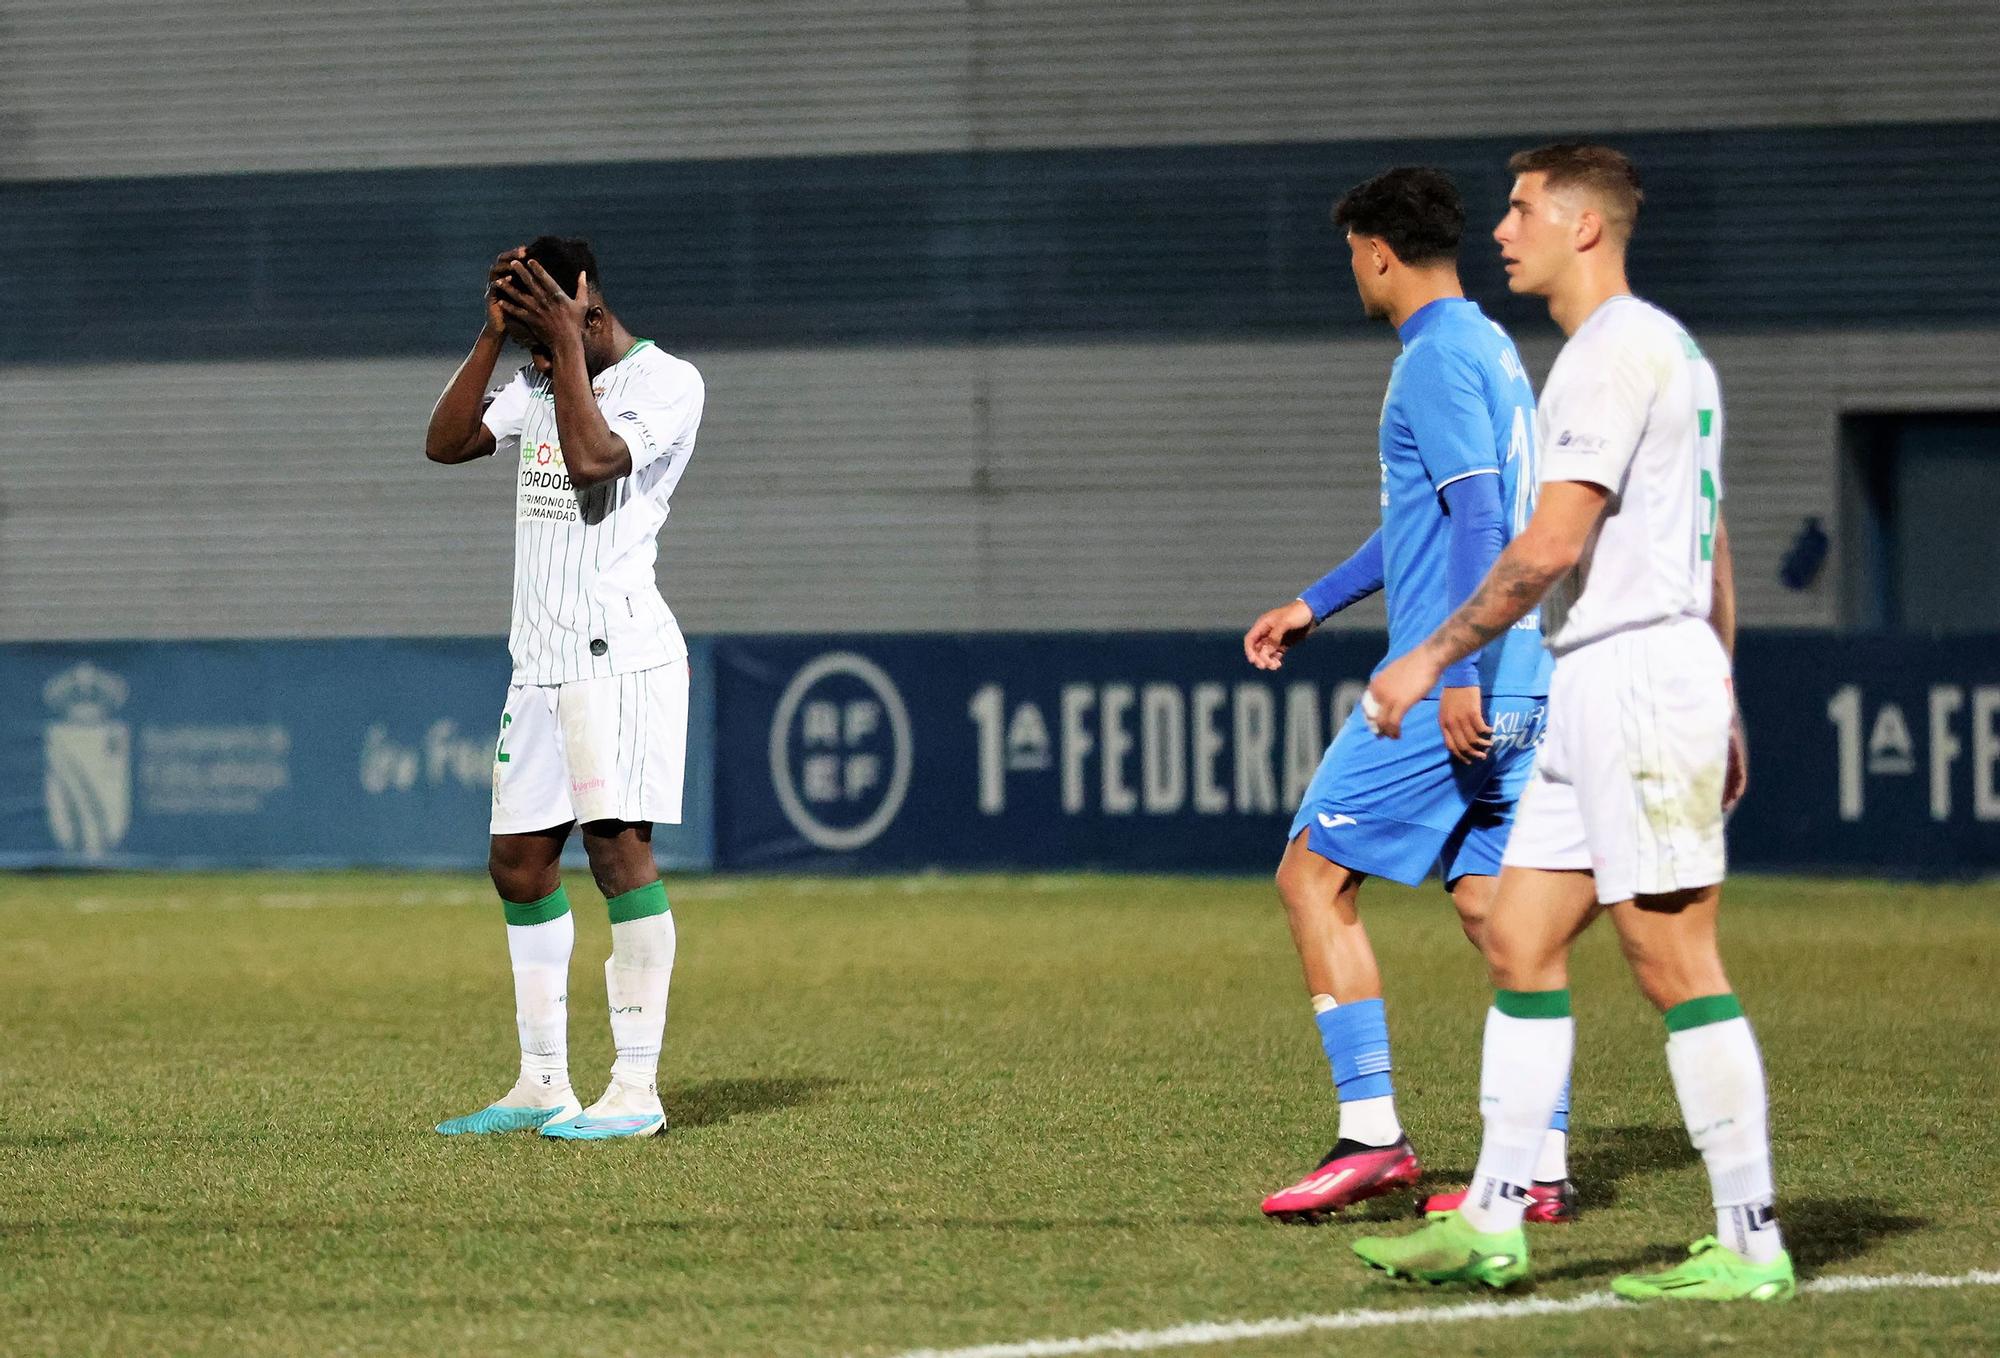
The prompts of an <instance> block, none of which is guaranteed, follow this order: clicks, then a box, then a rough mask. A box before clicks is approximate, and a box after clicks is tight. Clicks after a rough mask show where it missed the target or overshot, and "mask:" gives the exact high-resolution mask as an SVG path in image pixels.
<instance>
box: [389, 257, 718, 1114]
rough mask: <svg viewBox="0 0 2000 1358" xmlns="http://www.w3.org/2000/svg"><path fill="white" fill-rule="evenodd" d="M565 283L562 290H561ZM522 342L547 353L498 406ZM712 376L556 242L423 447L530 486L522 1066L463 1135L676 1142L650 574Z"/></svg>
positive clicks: (518, 902) (504, 791) (522, 720)
mask: <svg viewBox="0 0 2000 1358" xmlns="http://www.w3.org/2000/svg"><path fill="white" fill-rule="evenodd" d="M558 280H560V281H558ZM509 338H512V339H514V340H516V341H518V342H520V343H521V344H523V345H525V346H526V347H527V349H528V352H529V358H530V362H529V364H528V366H526V367H524V368H522V369H521V370H520V371H519V372H517V373H516V374H514V377H513V379H512V380H511V381H510V382H508V383H507V384H506V385H505V386H504V387H502V388H501V389H500V391H499V392H498V393H496V394H494V395H493V396H491V397H490V398H489V397H488V396H487V388H488V386H489V384H490V383H491V381H492V377H493V369H494V365H495V363H496V362H497V360H498V359H499V357H500V352H501V350H502V349H503V348H504V347H505V346H506V344H507V341H508V340H509ZM701 412H702V382H701V375H700V374H699V373H698V372H696V371H695V369H694V366H693V365H692V364H689V363H686V362H684V361H682V360H681V359H678V358H674V357H673V356H671V355H669V354H665V353H662V352H661V351H660V350H659V349H658V348H656V347H655V346H654V344H653V342H652V341H651V340H645V339H638V338H635V337H634V336H633V335H632V333H631V332H630V331H628V330H627V329H626V328H625V326H624V325H623V324H622V323H621V322H620V321H619V319H618V317H617V316H615V315H614V314H612V312H611V310H610V309H609V308H608V307H607V306H605V304H604V296H603V293H602V291H601V290H600V289H599V287H598V281H597V261H596V259H595V258H594V257H593V256H592V254H591V251H590V247H589V245H588V244H587V243H585V242H583V241H581V240H572V239H560V238H557V237H552V236H543V237H541V238H539V239H537V240H536V241H534V242H533V243H532V244H530V245H526V246H522V247H519V248H517V249H514V250H510V251H508V252H507V253H505V254H503V255H501V256H500V257H499V258H498V259H497V260H495V261H494V263H493V267H492V268H491V269H490V270H489V271H488V275H487V298H486V324H485V327H484V328H483V329H482V330H481V331H480V334H479V338H478V340H477V341H476V342H475V343H474V345H473V348H472V353H471V354H470V356H468V357H467V358H466V360H465V362H464V363H463V364H462V365H461V366H460V367H459V370H458V372H457V373H456V374H455V375H454V376H453V377H452V379H451V383H450V385H449V386H447V387H446V388H445V390H444V394H443V395H442V396H440V397H439V398H438V403H437V407H436V409H435V410H433V411H432V413H431V423H430V430H429V432H428V434H427V436H426V438H425V444H424V451H425V454H426V455H427V456H428V457H429V458H430V459H431V460H432V461H433V462H447V463H455V462H469V461H472V460H474V459H476V458H482V457H486V456H488V455H489V454H493V453H498V454H500V456H501V458H502V460H503V461H507V462H509V463H511V464H512V465H513V467H514V473H515V494H514V505H515V511H514V619H513V628H512V631H511V633H510V635H509V637H508V648H509V650H510V651H511V652H512V654H513V659H514V674H513V679H512V682H511V684H510V686H509V687H508V690H507V706H506V709H505V711H504V712H503V713H502V715H501V718H500V739H499V744H498V747H497V749H496V750H495V754H494V764H493V839H492V851H491V855H490V858H489V863H488V866H489V869H490V871H491V873H492V877H493V885H494V887H495V888H496V889H497V890H498V891H499V893H500V900H501V904H502V906H503V909H504V911H505V915H506V920H507V949H508V953H509V955H510V958H511V960H512V963H513V970H514V1009H515V1026H516V1029H517V1031H518V1035H519V1037H520V1043H521V1074H520V1079H519V1080H518V1081H517V1082H516V1083H515V1085H514V1087H513V1088H512V1089H511V1090H509V1091H508V1092H507V1093H506V1094H504V1095H502V1096H501V1097H500V1099H499V1100H498V1101H496V1102H495V1103H493V1104H491V1105H489V1106H488V1107H486V1108H482V1109H480V1110H479V1111H478V1112H476V1113H471V1114H468V1115H466V1116H464V1117H459V1118H453V1119H451V1120H449V1121H447V1122H443V1123H440V1124H439V1125H438V1131H440V1132H443V1133H445V1134H447V1135H458V1134H464V1133H482V1132H506V1131H538V1132H539V1133H540V1134H541V1135H543V1136H548V1137H557V1138H562V1139H566V1140H583V1141H595V1140H606V1139H612V1138H622V1137H633V1136H651V1135H653V1134H654V1133H656V1132H660V1131H662V1130H664V1129H665V1126H666V1117H665V1114H664V1112H663V1111H662V1109H661V1107H660V1096H659V1092H658V1089H657V1087H656V1084H655V1077H656V1072H657V1070H658V1067H659V1060H660V1043H661V1038H662V1035H663V1033H664V1030H665V1026H666V1018H667V989H668V983H669V981H670V980H671V978H672V975H673V966H674V917H673V913H672V911H671V910H670V909H669V907H668V903H667V893H666V888H665V885H664V884H663V883H662V882H661V881H660V873H659V869H658V868H657V867H656V866H655V865H654V862H653V850H652V838H653V826H654V824H655V823H666V824H675V823H678V822H679V820H680V818H681V781H682V772H683V764H684V762H685V754H686V748H687V718H688V664H687V642H686V641H685V640H684V639H683V638H682V636H681V630H680V624H679V623H678V622H676V621H675V619H674V615H673V612H672V610H671V609H669V608H668V607H667V604H666V600H664V599H663V598H662V597H661V596H660V591H659V587H658V585H657V584H656V583H655V581H654V577H653V565H654V560H655V557H656V555H657V552H658V541H657V540H658V537H659V532H660V527H661V525H662V524H663V523H664V522H665V521H666V517H667V502H668V499H669V497H671V496H672V494H673V491H674V487H675V486H676V485H677V484H678V483H679V481H680V479H681V474H682V473H683V472H684V471H685V470H686V469H687V463H688V458H689V457H690V456H691V455H692V454H693V453H694V442H695V431H696V429H697V428H698V427H699V426H700V424H701ZM578 824H581V825H582V827H583V845H584V849H585V851H586V852H587V853H588V855H589V858H590V870H591V875H592V876H593V877H594V878H595V879H596V882H597V886H598V889H599V890H600V891H602V892H603V893H604V896H605V900H606V904H607V906H608V908H609V910H610V915H611V957H610V958H609V959H608V960H607V961H606V962H605V964H604V980H605V987H606V990H607V992H608V994H609V999H610V1009H611V1035H612V1043H613V1046H614V1047H615V1049H616V1052H617V1059H616V1060H615V1061H614V1063H613V1064H612V1067H611V1080H610V1084H609V1086H608V1087H607V1088H606V1090H605V1092H604V1097H602V1098H601V1099H599V1100H598V1101H597V1102H596V1103H593V1104H592V1105H590V1107H588V1108H583V1107H581V1106H579V1104H578V1101H577V1099H576V1096H575V1095H574V1094H573V1093H572V1092H571V1089H570V1079H569V1038H568V998H569V959H570V950H571V947H572V945H573V942H574V940H575V926H574V921H573V920H572V917H571V915H570V908H569V898H568V896H567V895H566V894H565V892H564V889H563V884H562V878H561V875H560V873H559V863H560V859H561V856H562V849H563V845H564V843H565V842H566V841H567V840H568V838H569V833H570V830H571V828H572V827H574V826H576V825H578Z"/></svg>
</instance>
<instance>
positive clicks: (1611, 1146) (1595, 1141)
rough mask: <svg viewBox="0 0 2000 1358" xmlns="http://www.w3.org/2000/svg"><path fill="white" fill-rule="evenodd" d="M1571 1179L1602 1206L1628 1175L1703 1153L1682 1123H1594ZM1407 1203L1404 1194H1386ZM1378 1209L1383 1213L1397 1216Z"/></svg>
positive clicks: (1432, 1188) (1584, 1133) (1579, 1145)
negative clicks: (1607, 1124) (1679, 1125)
mask: <svg viewBox="0 0 2000 1358" xmlns="http://www.w3.org/2000/svg"><path fill="white" fill-rule="evenodd" d="M1569 1151H1570V1160H1569V1173H1570V1178H1571V1179H1572V1180H1574V1181H1575V1183H1576V1195H1577V1207H1578V1208H1579V1209H1580V1210H1582V1211H1586V1212H1591V1211H1602V1210H1603V1209H1604V1208H1606V1207H1609V1206H1611V1205H1612V1204H1613V1203H1615V1202H1617V1201H1618V1185H1619V1184H1620V1183H1621V1182H1623V1181H1624V1180H1626V1179H1630V1178H1635V1177H1638V1176H1641V1175H1646V1174H1658V1173H1661V1172H1662V1171H1665V1170H1669V1169H1678V1168H1680V1167H1681V1166H1683V1165H1692V1164H1697V1163H1699V1161H1700V1157H1699V1156H1697V1155H1696V1154H1695V1153H1694V1147H1692V1146H1690V1145H1689V1144H1688V1139H1687V1133H1686V1132H1685V1131H1683V1130H1681V1129H1680V1128H1679V1127H1588V1128H1583V1129H1580V1130H1579V1131H1578V1132H1577V1133H1576V1136H1575V1139H1573V1140H1572V1141H1571V1142H1570V1144H1569ZM1470 1182H1472V1171H1471V1170H1470V1169H1447V1170H1433V1171H1431V1172H1429V1173H1426V1174H1425V1175H1424V1177H1423V1182H1422V1183H1420V1184H1419V1185H1418V1192H1419V1193H1420V1194H1429V1193H1443V1192H1447V1191H1449V1190H1451V1189H1455V1188H1463V1187H1465V1186H1466V1185H1467V1184H1468V1183H1470ZM1381 1201H1383V1202H1385V1203H1386V1202H1392V1201H1393V1202H1396V1203H1401V1201H1402V1200H1401V1199H1386V1198H1385V1199H1381ZM1396 1214H1397V1213H1396V1212H1394V1211H1386V1212H1382V1211H1378V1213H1377V1215H1396Z"/></svg>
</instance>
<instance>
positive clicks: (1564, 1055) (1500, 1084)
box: [1459, 992, 1576, 1232]
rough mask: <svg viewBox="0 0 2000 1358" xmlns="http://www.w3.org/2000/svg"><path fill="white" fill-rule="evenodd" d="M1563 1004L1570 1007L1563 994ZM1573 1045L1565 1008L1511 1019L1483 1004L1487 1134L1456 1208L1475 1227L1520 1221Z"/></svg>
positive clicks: (1482, 1089)
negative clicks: (1552, 1013)
mask: <svg viewBox="0 0 2000 1358" xmlns="http://www.w3.org/2000/svg"><path fill="white" fill-rule="evenodd" d="M1538 993H1539V992H1538ZM1548 993H1553V992H1548ZM1562 1007H1563V1008H1564V1009H1567V1008H1568V1007H1569V1006H1568V996H1567V995H1564V996H1563V1003H1562ZM1575 1046H1576V1023H1575V1021H1574V1020H1573V1019H1571V1018H1570V1017H1569V1016H1568V1015H1567V1014H1564V1015H1562V1016H1560V1017H1552V1018H1515V1017H1513V1016H1511V1015H1508V1014H1503V1013H1501V1012H1500V1010H1499V1009H1498V1008H1493V1009H1489V1010H1487V1011H1486V1042H1485V1049H1484V1054H1483V1057H1482V1060H1481V1064H1480V1074H1479V1109H1480V1112H1481V1114H1482V1115H1483V1116H1484V1118H1485V1120H1486V1136H1485V1139H1484V1140H1483V1141H1482V1142H1481V1144H1480V1148H1479V1165H1478V1167H1477V1168H1476V1169H1475V1170H1474V1171H1473V1174H1472V1188H1471V1190H1470V1191H1469V1192H1467V1193H1466V1195H1465V1205H1464V1206H1463V1207H1462V1208H1460V1209H1459V1210H1460V1211H1461V1212H1463V1213H1464V1214H1465V1219H1466V1221H1467V1223H1468V1224H1470V1225H1471V1227H1472V1229H1474V1230H1475V1231H1483V1232H1493V1231H1508V1230H1512V1229H1513V1228H1514V1227H1516V1226H1519V1225H1520V1224H1521V1217H1522V1216H1523V1214H1525V1213H1526V1211H1527V1209H1528V1186H1529V1185H1530V1184H1532V1183H1533V1182H1534V1181H1535V1162H1536V1160H1537V1158H1538V1157H1539V1156H1540V1154H1541V1150H1542V1144H1543V1142H1544V1141H1545V1140H1546V1139H1547V1138H1548V1135H1549V1119H1550V1118H1551V1117H1553V1116H1554V1115H1555V1111H1556V1100H1557V1098H1559V1097H1560V1096H1561V1094H1562V1086H1563V1081H1564V1080H1566V1079H1568V1078H1569V1062H1570V1054H1571V1052H1572V1050H1573V1049H1574V1048H1575Z"/></svg>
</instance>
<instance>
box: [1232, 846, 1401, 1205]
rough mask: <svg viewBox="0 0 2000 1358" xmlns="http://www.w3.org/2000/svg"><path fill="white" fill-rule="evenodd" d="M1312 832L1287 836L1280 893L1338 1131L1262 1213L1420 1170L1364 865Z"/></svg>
mask: <svg viewBox="0 0 2000 1358" xmlns="http://www.w3.org/2000/svg"><path fill="white" fill-rule="evenodd" d="M1306 840H1307V836H1306V834H1305V833H1301V834H1299V835H1298V836H1297V837H1296V838H1294V839H1293V840H1292V842H1291V843H1290V844H1289V845H1287V846H1286V848H1285V856H1284V858H1283V860H1281V862H1280V863H1279V865H1278V896H1279V898H1280V899H1281V900H1283V901H1284V903H1285V918H1286V920H1287V922H1288V923H1289V924H1290V926H1291V930H1292V943H1293V945H1294V946H1295V947H1296V948H1297V949H1298V953H1299V963H1300V965H1301V967H1303V969H1304V971H1305V982H1306V991H1307V993H1308V994H1309V995H1310V996H1311V997H1312V1007H1313V1016H1314V1020H1315V1022H1316V1023H1317V1025H1318V1027H1319V1030H1320V1041H1321V1044H1322V1046H1323V1047H1324V1048H1325V1050H1326V1054H1327V1061H1328V1064H1329V1065H1330V1066H1331V1067H1332V1070H1333V1078H1334V1084H1335V1086H1336V1088H1337V1089H1338V1090H1339V1092H1340V1131H1339V1133H1338V1139H1337V1141H1336V1142H1335V1144H1334V1147H1333V1149H1332V1150H1330V1151H1328V1152H1327V1153H1326V1155H1325V1157H1324V1158H1322V1159H1321V1161H1320V1163H1319V1165H1318V1166H1317V1167H1316V1168H1315V1169H1314V1170H1313V1172H1312V1173H1311V1174H1308V1175H1307V1176H1306V1177H1305V1178H1303V1179H1301V1180H1300V1181H1299V1182H1298V1183H1296V1184H1293V1185H1292V1186H1291V1187H1289V1188H1286V1189H1282V1190H1280V1191H1279V1192H1276V1193H1273V1194H1272V1195H1271V1196H1270V1197H1268V1198H1266V1199H1264V1213H1265V1215H1267V1216H1271V1217H1275V1218H1277V1219H1278V1220H1281V1221H1296V1222H1315V1221H1319V1220H1321V1219H1323V1218H1324V1217H1325V1216H1326V1215H1327V1214H1329V1213H1332V1212H1336V1211H1338V1210H1340V1209H1341V1208H1343V1207H1350V1206H1353V1205H1354V1204H1355V1203H1358V1202H1364V1201H1366V1200H1367V1199H1369V1198H1375V1197H1380V1196H1381V1195H1383V1194H1384V1193H1391V1192H1394V1191H1396V1190H1397V1189H1400V1188H1404V1187H1407V1186H1408V1185H1410V1184H1413V1183H1415V1182H1416V1180H1417V1177H1418V1175H1419V1174H1420V1173H1421V1170H1420V1169H1419V1167H1418V1164H1417V1157H1416V1152H1415V1150H1414V1149H1412V1148H1411V1146H1410V1142H1409V1139H1408V1138H1407V1137H1405V1136H1404V1135H1403V1128H1402V1124H1401V1123H1400V1122H1399V1121H1398V1120H1397V1118H1396V1100H1395V1094H1394V1090H1393V1085H1392V1083H1391V1080H1390V1074H1389V1029H1388V1024H1387V1021H1386V1019H1385V1017H1384V1013H1383V1008H1382V974H1381V971H1380V969H1379V968H1377V966H1376V964H1375V950H1374V948H1373V947H1372V946H1370V944H1369V942H1368V931H1367V930H1366V929H1364V928H1363V927H1362V925H1361V915H1360V912H1359V909H1358V902H1359V898H1360V893H1361V884H1362V882H1363V881H1365V880H1366V874H1364V873H1360V872H1356V871H1355V870H1353V869H1351V868H1347V867H1343V866H1342V865H1341V864H1339V863H1335V862H1332V861H1331V860H1329V859H1326V858H1323V857H1321V856H1320V855H1319V854H1317V853H1315V852H1313V850H1312V849H1311V848H1310V847H1309V846H1308V845H1307V842H1306Z"/></svg>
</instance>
